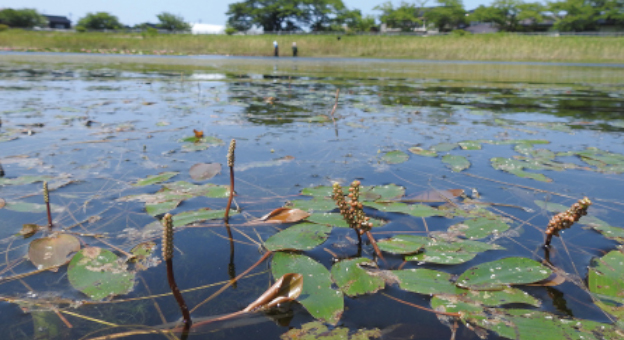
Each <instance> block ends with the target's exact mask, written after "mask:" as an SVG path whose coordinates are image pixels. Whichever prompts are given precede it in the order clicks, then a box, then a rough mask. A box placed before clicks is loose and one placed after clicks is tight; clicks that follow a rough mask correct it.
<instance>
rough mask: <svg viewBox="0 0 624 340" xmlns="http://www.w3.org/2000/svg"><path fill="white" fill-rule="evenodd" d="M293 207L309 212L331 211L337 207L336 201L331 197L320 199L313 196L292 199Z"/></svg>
mask: <svg viewBox="0 0 624 340" xmlns="http://www.w3.org/2000/svg"><path fill="white" fill-rule="evenodd" d="M290 203H291V207H292V208H297V209H301V210H303V211H307V212H311V213H312V212H315V211H331V210H334V209H336V203H334V201H332V200H331V199H318V198H316V197H315V198H313V199H311V200H292V201H290Z"/></svg>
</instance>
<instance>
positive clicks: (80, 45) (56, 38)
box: [0, 30, 624, 63]
mask: <svg viewBox="0 0 624 340" xmlns="http://www.w3.org/2000/svg"><path fill="white" fill-rule="evenodd" d="M274 40H277V41H278V43H279V45H280V50H281V51H280V55H281V56H284V57H286V56H291V55H292V54H291V50H290V46H291V45H292V43H293V42H295V41H296V42H297V46H298V47H299V56H300V57H364V58H405V59H429V60H492V61H544V62H599V63H620V62H622V60H624V37H581V36H564V37H552V36H522V35H509V34H485V35H466V36H454V35H448V36H429V37H420V36H372V35H371V36H368V35H366V36H365V35H361V36H346V35H345V36H342V39H341V40H337V39H336V36H335V35H318V36H312V35H305V36H303V35H259V36H226V35H191V34H171V35H169V34H160V35H155V36H143V35H141V34H125V33H73V32H35V31H22V30H8V31H4V32H0V48H5V49H6V48H11V49H16V50H34V51H47V50H52V51H63V52H81V51H90V52H91V53H100V52H104V53H119V51H120V50H124V51H125V50H128V51H130V52H131V53H138V52H139V51H140V52H142V53H144V54H145V53H147V54H158V53H163V54H193V55H197V54H218V55H237V56H270V55H272V54H273V46H272V42H273V41H274ZM132 50H134V52H132ZM163 51H166V52H163Z"/></svg>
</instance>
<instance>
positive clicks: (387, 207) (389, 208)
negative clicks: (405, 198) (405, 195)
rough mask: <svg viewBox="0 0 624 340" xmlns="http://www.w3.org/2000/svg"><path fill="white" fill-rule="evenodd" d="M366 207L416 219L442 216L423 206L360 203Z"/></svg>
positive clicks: (441, 213)
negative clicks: (407, 215)
mask: <svg viewBox="0 0 624 340" xmlns="http://www.w3.org/2000/svg"><path fill="white" fill-rule="evenodd" d="M362 204H364V205H365V206H367V207H370V208H375V209H377V210H379V211H384V212H396V213H403V214H409V215H412V216H416V217H429V216H441V215H444V213H443V212H441V211H440V210H438V209H436V208H433V207H430V206H428V205H424V204H405V203H398V202H394V203H377V202H362Z"/></svg>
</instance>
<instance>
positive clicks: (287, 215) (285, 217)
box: [260, 208, 310, 223]
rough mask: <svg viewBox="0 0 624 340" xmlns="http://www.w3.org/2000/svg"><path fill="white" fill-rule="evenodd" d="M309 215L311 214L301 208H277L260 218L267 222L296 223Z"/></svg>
mask: <svg viewBox="0 0 624 340" xmlns="http://www.w3.org/2000/svg"><path fill="white" fill-rule="evenodd" d="M308 216H310V214H308V213H307V212H305V211H303V210H300V209H293V208H277V209H275V210H273V211H271V212H270V213H268V214H266V215H264V216H262V217H260V220H261V221H265V222H267V223H294V222H299V221H301V220H303V219H304V218H306V217H308Z"/></svg>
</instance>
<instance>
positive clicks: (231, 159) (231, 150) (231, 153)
mask: <svg viewBox="0 0 624 340" xmlns="http://www.w3.org/2000/svg"><path fill="white" fill-rule="evenodd" d="M234 149H236V139H232V141H231V142H230V147H229V148H228V154H227V162H228V166H229V167H233V166H234Z"/></svg>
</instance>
